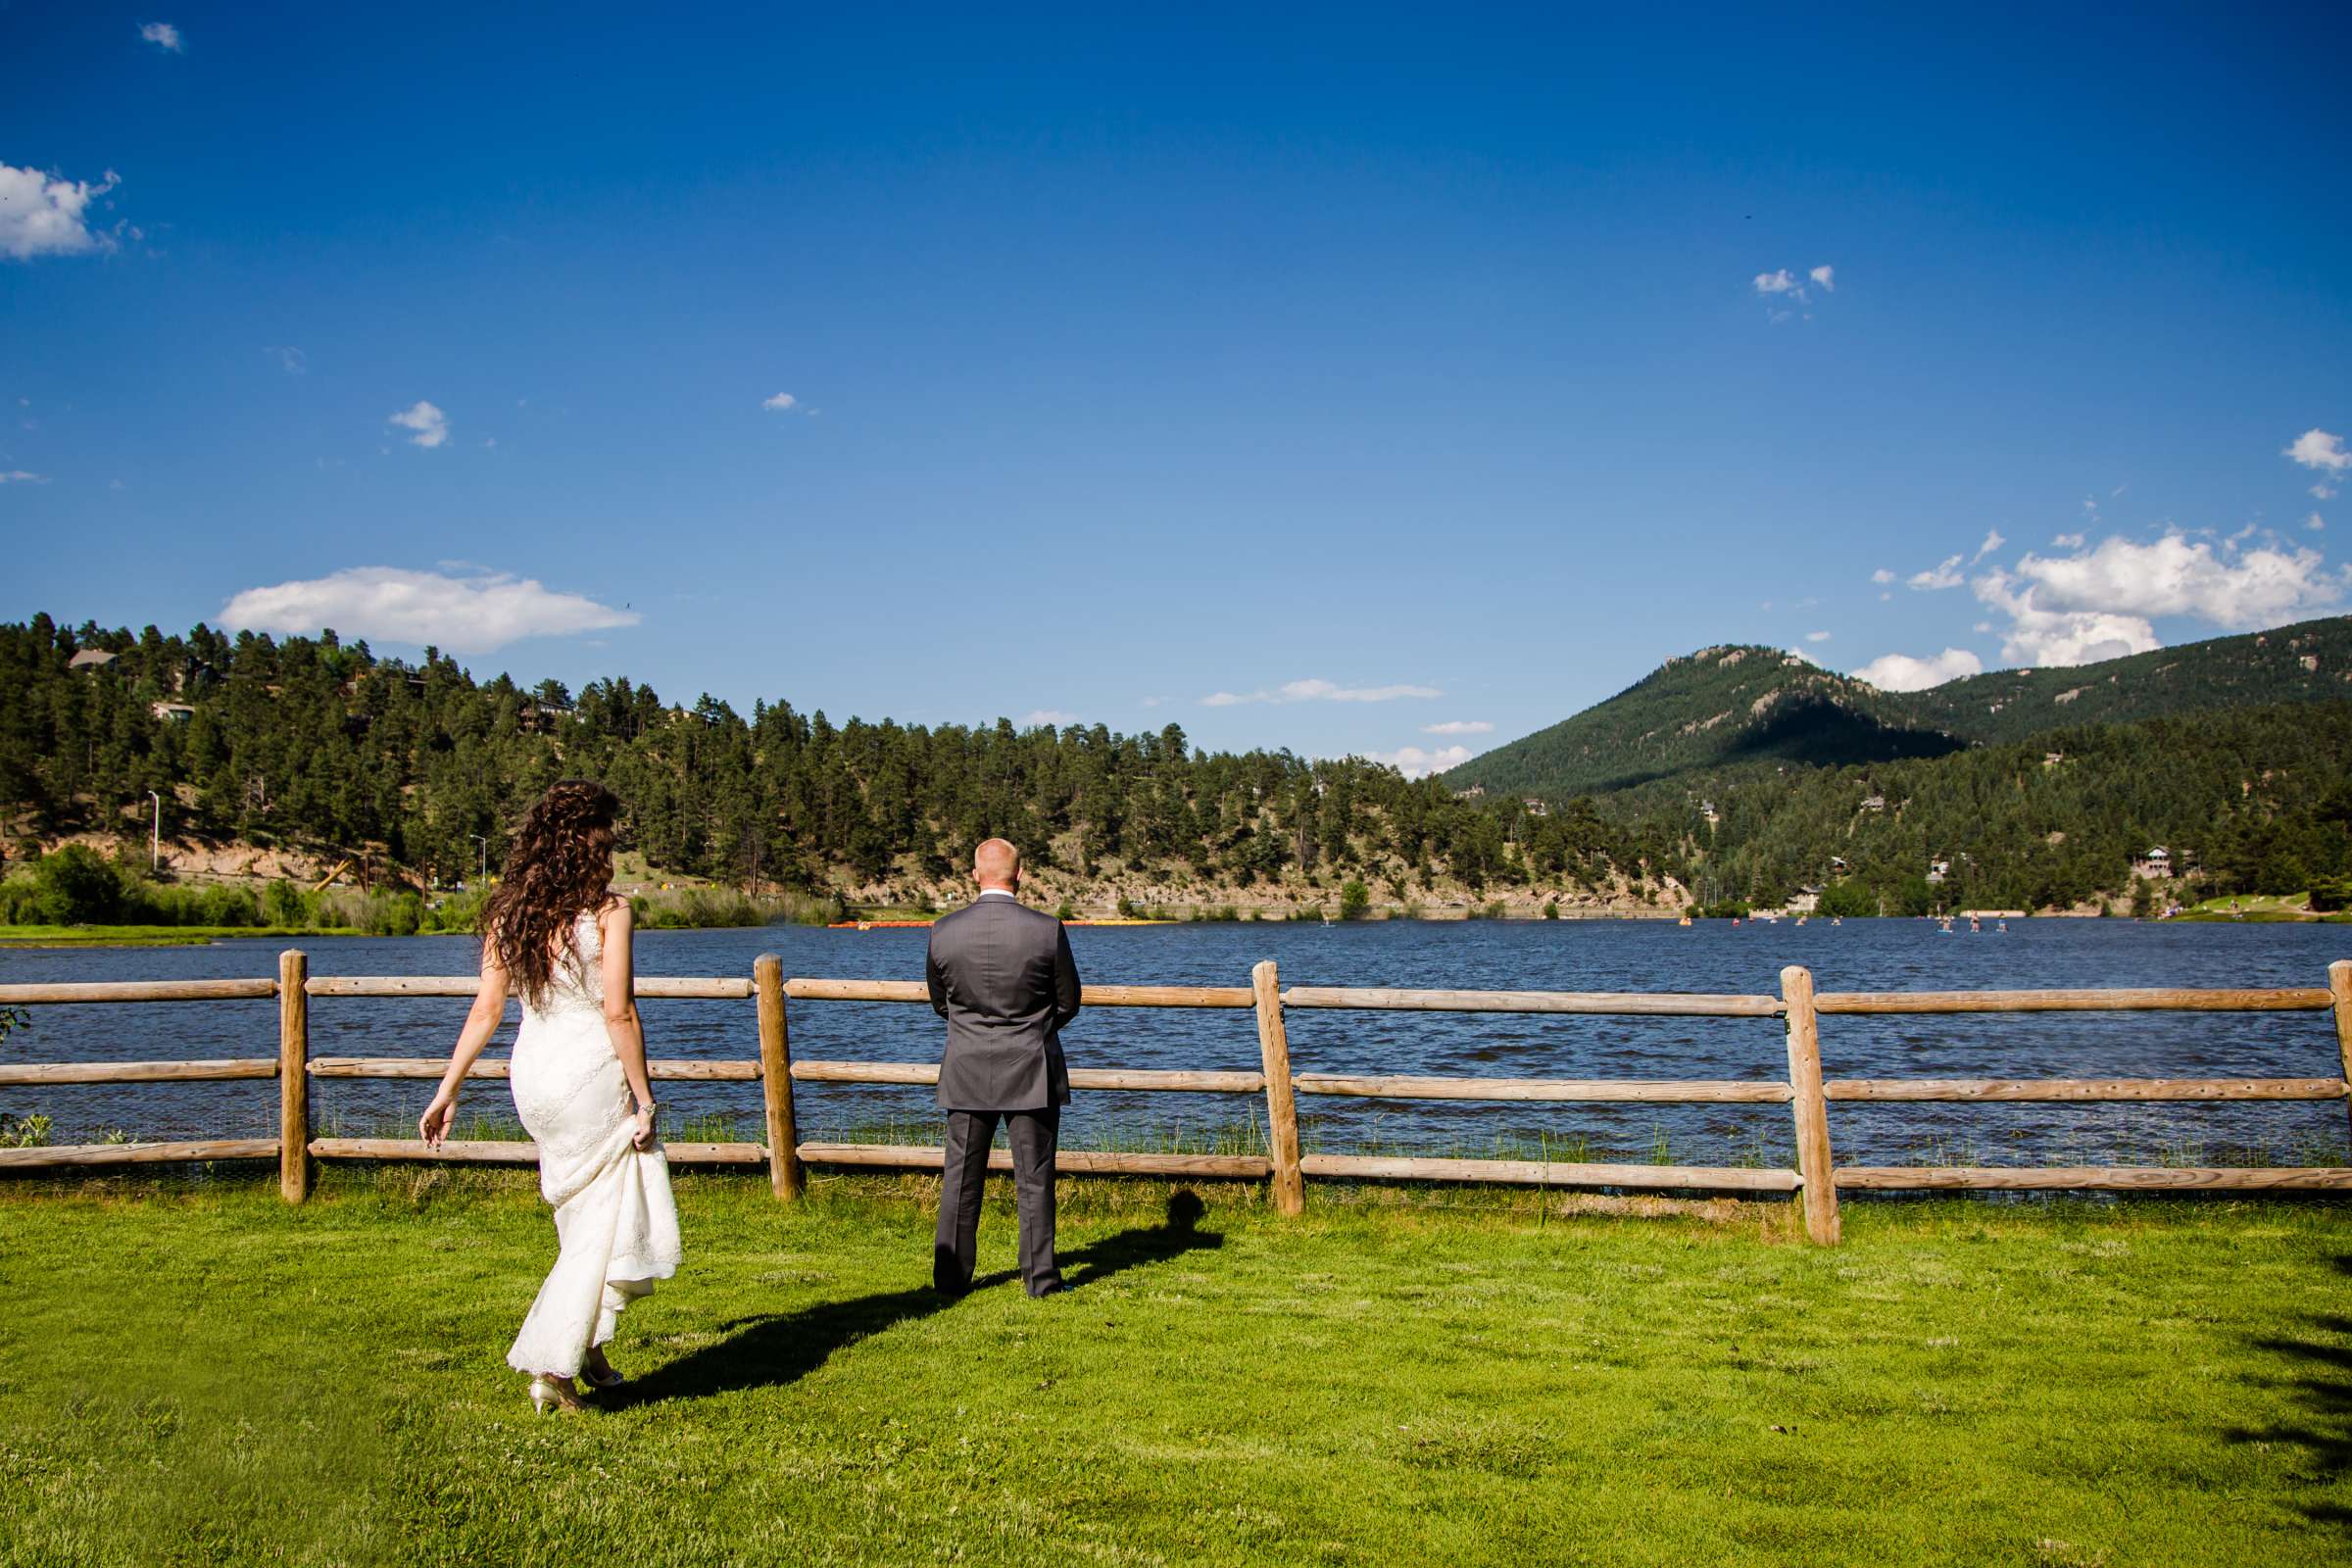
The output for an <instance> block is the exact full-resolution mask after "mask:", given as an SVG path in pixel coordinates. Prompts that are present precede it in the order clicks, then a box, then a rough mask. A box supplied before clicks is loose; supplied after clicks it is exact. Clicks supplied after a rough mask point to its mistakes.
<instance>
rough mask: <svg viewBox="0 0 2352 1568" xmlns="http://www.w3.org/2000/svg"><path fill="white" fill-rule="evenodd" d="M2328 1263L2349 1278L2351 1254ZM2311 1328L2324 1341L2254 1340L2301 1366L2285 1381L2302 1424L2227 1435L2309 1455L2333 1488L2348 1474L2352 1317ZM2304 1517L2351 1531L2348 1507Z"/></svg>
mask: <svg viewBox="0 0 2352 1568" xmlns="http://www.w3.org/2000/svg"><path fill="white" fill-rule="evenodd" d="M2332 1261H2333V1262H2334V1264H2335V1269H2336V1272H2337V1273H2339V1274H2352V1254H2346V1255H2342V1256H2338V1257H2336V1258H2334V1259H2333V1260H2332ZM2310 1327H2311V1328H2313V1329H2315V1330H2317V1331H2318V1332H2319V1333H2320V1334H2323V1335H2326V1336H2327V1339H2326V1340H2322V1339H2317V1338H2305V1339H2291V1340H2290V1339H2262V1340H2257V1341H2255V1342H2254V1343H2255V1346H2256V1347H2257V1348H2260V1349H2264V1350H2269V1351H2271V1352H2273V1353H2274V1354H2278V1355H2286V1356H2292V1357H2293V1358H2294V1359H2295V1360H2297V1361H2299V1362H2301V1363H2303V1365H2302V1367H2301V1368H2300V1369H2299V1371H2298V1375H2297V1376H2296V1377H2294V1378H2293V1379H2291V1380H2290V1381H2289V1383H2288V1387H2290V1388H2291V1389H2292V1390H2293V1391H2294V1400H2295V1403H2296V1404H2297V1405H2299V1406H2300V1407H2301V1408H2302V1411H2303V1420H2302V1421H2300V1422H2298V1423H2294V1424H2281V1425H2277V1426H2271V1427H2265V1428H2263V1429H2261V1430H2259V1431H2254V1430H2248V1429H2244V1428H2240V1429H2237V1430H2234V1431H2231V1432H2229V1434H2228V1436H2229V1439H2230V1441H2232V1442H2235V1443H2268V1444H2279V1445H2285V1446H2293V1447H2298V1448H2301V1449H2302V1450H2303V1451H2304V1452H2305V1453H2307V1454H2309V1455H2310V1456H2311V1470H2312V1472H2313V1473H2314V1476H2315V1478H2316V1479H2317V1480H2318V1481H2319V1482H2320V1483H2321V1484H2322V1485H2324V1486H2332V1485H2333V1484H2334V1483H2336V1482H2338V1481H2340V1480H2342V1479H2343V1477H2344V1476H2345V1475H2346V1474H2347V1473H2352V1349H2348V1348H2345V1345H2344V1343H2343V1342H2344V1341H2345V1340H2346V1339H2348V1338H2352V1318H2346V1317H2333V1316H2328V1317H2316V1318H2313V1319H2311V1320H2310ZM2329 1341H2332V1342H2334V1343H2328V1342H2329ZM2303 1513H2304V1516H2305V1517H2306V1518H2308V1519H2310V1520H2311V1521H2312V1522H2313V1523H2315V1524H2325V1525H2333V1526H2335V1527H2336V1528H2337V1529H2339V1530H2352V1508H2347V1507H2345V1506H2344V1505H2343V1504H2341V1503H2337V1502H2309V1503H2306V1504H2304V1506H2303Z"/></svg>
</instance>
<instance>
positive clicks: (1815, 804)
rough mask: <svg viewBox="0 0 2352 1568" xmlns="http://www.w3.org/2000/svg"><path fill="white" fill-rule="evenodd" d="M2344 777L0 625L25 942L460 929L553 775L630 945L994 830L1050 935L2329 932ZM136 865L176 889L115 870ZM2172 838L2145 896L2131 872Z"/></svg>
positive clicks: (2207, 754)
mask: <svg viewBox="0 0 2352 1568" xmlns="http://www.w3.org/2000/svg"><path fill="white" fill-rule="evenodd" d="M2347 763H2352V705H2346V704H2343V703H2340V702H2338V703H2318V704H2311V703H2305V704H2295V705H2278V706H2273V707H2249V708H2240V709H2232V710H2225V711H2200V712H2199V713H2197V714H2196V715H2194V716H2193V717H2191V716H2178V717H2158V718H2150V719H2143V720H2138V721H2134V722H2128V723H2125V722H2119V723H2100V724H2090V725H2078V726H2075V727H2073V728H2069V729H2056V730H2050V731H2047V732H2043V733H2040V734H2037V735H2035V736H2034V738H2033V739H2031V740H2027V741H2020V742H2015V743H2009V744H2002V745H1976V746H1970V747H1968V748H1966V749H1962V750H1956V751H1953V752H1950V753H1948V754H1946V755H1940V756H1922V757H1897V758H1890V759H1884V760H1872V761H1864V762H1855V763H1848V764H1844V765H1835V764H1829V763H1824V764H1803V763H1791V762H1789V761H1785V760H1784V761H1774V760H1751V761H1740V762H1733V763H1730V764H1727V765H1724V766H1721V767H1716V768H1712V769H1709V770H1707V771H1705V772H1703V773H1699V774H1689V775H1677V776H1675V777H1671V778H1665V779H1650V780H1642V781H1639V782H1634V783H1629V784H1628V785H1626V786H1625V787H1622V788H1615V789H1609V790H1605V791H1600V792H1597V793H1591V794H1580V795H1576V796H1573V797H1571V798H1568V799H1564V800H1556V801H1552V800H1545V799H1544V798H1542V797H1540V796H1535V795H1530V794H1526V793H1522V792H1518V791H1510V792H1493V793H1488V792H1483V791H1481V792H1466V791H1457V790H1456V789H1455V788H1454V787H1452V786H1450V785H1449V784H1448V782H1447V781H1446V779H1445V778H1444V777H1443V776H1440V777H1436V778H1428V779H1419V780H1412V779H1406V778H1405V777H1403V776H1402V775H1401V774H1399V773H1398V772H1397V771H1396V770H1395V769H1394V768H1390V767H1387V766H1384V765H1382V764H1378V763H1374V762H1371V761H1368V760H1362V759H1355V758H1348V759H1337V760H1331V759H1306V758H1301V757H1299V756H1297V755H1295V754H1293V753H1290V752H1288V751H1279V752H1267V751H1255V752H1248V753H1239V754H1236V753H1227V752H1206V751H1201V750H1200V749H1198V748H1196V747H1194V746H1192V745H1191V744H1190V743H1189V741H1188V740H1187V738H1186V736H1185V735H1184V733H1183V731H1182V729H1181V728H1180V727H1178V726H1176V725H1174V724H1170V725H1166V726H1164V727H1162V728H1161V729H1159V730H1157V731H1152V732H1147V733H1142V734H1134V735H1129V734H1123V733H1117V732H1113V731H1111V730H1109V729H1107V728H1106V727H1104V726H1102V725H1091V726H1089V725H1075V724H1073V725H1068V726H1064V727H1061V728H1053V727H1047V726H1035V727H1031V728H1027V729H1022V728H1018V727H1016V726H1014V725H1013V724H1012V723H1010V722H1009V721H1006V720H1004V719H999V720H997V721H996V722H995V723H994V724H990V725H981V726H963V725H940V726H936V727H928V728H927V727H924V726H920V725H902V724H898V723H895V722H893V721H890V720H887V719H885V720H881V721H878V722H869V721H866V720H864V719H860V718H851V719H849V720H847V721H846V722H843V723H840V724H836V723H834V722H832V721H831V720H830V719H828V718H827V716H826V715H825V714H824V713H823V712H821V711H817V712H811V713H803V712H800V711H797V710H795V709H794V708H793V707H792V706H791V705H790V704H789V703H783V702H777V703H773V704H770V703H767V702H764V701H762V702H760V703H757V704H755V705H754V707H753V710H752V711H751V712H750V713H749V714H745V713H742V712H739V711H736V710H735V709H734V708H732V707H731V706H730V705H728V704H726V703H724V702H721V701H718V700H717V699H714V698H711V697H709V696H705V697H702V698H700V699H699V700H698V701H696V702H695V703H693V704H692V705H690V706H688V705H678V704H673V703H668V702H664V701H663V700H662V698H661V697H659V696H658V695H657V694H656V693H655V692H654V691H653V690H651V689H650V688H648V687H645V686H642V685H638V684H635V683H633V682H631V681H630V680H629V679H628V678H626V677H625V676H616V677H613V678H611V679H603V680H598V681H593V682H591V683H589V684H588V685H587V686H586V687H584V688H582V689H581V690H580V691H579V692H577V693H576V694H575V693H573V692H571V691H569V690H567V689H566V688H564V686H562V685H560V684H559V683H556V682H553V681H543V682H540V683H539V684H537V685H536V686H532V687H527V688H526V687H524V686H522V685H520V684H518V683H517V682H515V680H514V679H512V678H510V677H509V676H507V675H504V674H501V675H497V676H495V677H491V678H488V679H476V678H475V677H474V676H473V675H472V674H470V673H469V672H468V671H466V669H464V668H463V667H461V666H460V665H459V664H458V662H456V661H455V660H453V659H451V658H449V657H447V656H445V655H442V654H440V653H438V652H436V651H433V650H427V651H426V653H425V655H424V657H423V659H422V660H420V661H418V662H414V663H411V662H404V661H400V660H393V659H380V658H378V657H377V656H375V655H374V654H373V653H372V652H371V651H370V650H369V649H368V646H367V645H366V644H365V643H353V644H348V645H347V644H344V643H342V642H341V641H340V640H339V639H337V638H336V637H335V636H334V634H332V633H331V632H330V633H326V634H324V635H321V636H319V637H317V638H307V637H288V638H285V639H282V640H278V639H272V638H270V637H268V636H264V635H258V634H254V633H239V634H236V635H234V636H230V635H226V634H223V633H221V632H218V631H215V630H213V629H211V628H208V627H204V626H199V627H196V628H195V629H193V630H192V631H190V632H188V633H186V634H184V635H170V636H167V635H165V634H164V633H162V632H160V631H158V630H156V629H155V628H152V627H150V628H147V629H146V630H144V631H142V632H139V633H135V634H134V633H131V632H129V631H126V630H119V629H118V630H107V629H104V628H100V627H97V626H95V625H90V624H84V625H82V626H80V627H77V628H72V629H69V628H67V627H64V626H61V625H59V624H57V623H55V622H53V621H51V620H50V619H49V618H48V617H46V616H39V617H35V618H34V619H33V620H31V621H29V622H25V623H18V624H9V625H0V852H5V857H6V864H5V868H4V869H5V876H4V878H0V918H5V919H9V920H13V921H16V922H17V923H19V924H25V923H39V924H63V923H68V922H66V921H61V920H52V919H49V918H47V917H48V916H51V915H55V914H58V913H60V912H61V910H63V908H64V906H62V905H61V904H60V903H59V894H58V891H57V886H56V884H57V883H58V882H59V881H60V880H67V878H65V877H63V875H62V873H61V874H60V875H53V876H52V877H50V878H49V879H48V881H47V882H46V883H44V881H43V878H42V877H41V876H40V875H39V874H38V873H39V871H40V864H39V862H41V861H42V860H43V858H44V857H48V858H54V855H55V852H58V851H60V850H61V849H62V848H64V847H65V846H68V845H70V844H72V843H74V842H76V841H78V842H82V843H84V844H86V845H90V846H92V847H93V858H97V859H99V860H101V861H110V862H111V863H110V864H108V865H106V866H105V867H104V868H105V869H106V870H107V871H108V873H109V875H110V876H111V878H112V880H113V883H114V888H113V891H112V893H111V894H110V893H108V892H107V890H106V889H104V888H102V887H98V886H97V880H96V879H95V878H94V877H93V876H91V875H90V867H88V866H87V865H82V866H80V867H78V868H76V869H75V870H74V872H73V877H74V878H78V879H79V881H80V882H81V884H83V886H84V890H85V892H89V893H90V896H92V897H94V898H95V899H96V900H97V901H98V903H97V906H96V907H91V906H84V907H80V908H78V909H77V910H74V911H73V912H75V913H78V914H80V915H83V916H87V915H90V914H92V913H93V912H96V913H99V914H102V915H103V914H110V913H111V916H112V918H114V919H116V920H123V921H132V922H136V923H147V924H154V925H178V926H221V927H237V926H241V925H250V926H254V927H261V926H286V927H289V928H293V927H297V926H300V927H302V928H308V929H319V928H322V927H328V928H348V929H373V930H383V931H387V932H390V931H400V930H430V929H436V928H456V927H458V926H461V925H463V924H469V923H470V911H469V908H468V900H469V899H470V898H471V897H473V896H474V895H475V894H476V893H478V889H479V883H480V880H481V876H482V873H483V872H484V871H485V870H488V871H494V870H495V868H496V866H497V864H498V861H499V859H500V857H501V854H502V852H503V849H504V832H505V827H506V824H508V823H509V822H511V821H513V820H514V819H515V816H516V815H517V814H518V813H519V810H520V808H521V807H522V806H523V805H524V804H525V803H527V801H528V800H530V799H531V798H532V797H534V796H535V795H536V794H537V793H538V792H539V791H541V790H542V789H544V788H545V787H546V785H547V784H548V783H550V782H552V781H553V780H554V779H556V778H558V777H561V776H566V775H578V776H588V777H594V778H598V779H601V780H602V781H604V782H605V783H607V784H608V785H610V786H611V787H612V788H613V790H614V791H615V792H616V793H618V794H619V795H620V796H621V798H622V799H623V800H624V801H625V802H626V803H627V804H628V818H627V821H626V823H625V833H626V837H625V840H624V847H625V849H626V850H627V851H628V852H629V853H630V854H631V855H633V856H635V857H636V858H638V863H640V864H641V865H642V866H643V867H644V868H645V869H644V877H645V881H644V884H643V885H641V886H640V887H639V888H638V889H636V891H637V892H639V893H641V894H642V895H643V896H644V897H645V898H646V899H647V906H646V907H647V909H648V911H649V915H650V917H651V919H652V921H653V923H663V922H664V921H667V922H669V923H678V924H725V923H747V922H749V921H752V920H765V919H773V918H802V919H812V920H813V919H818V918H828V919H830V918H840V917H843V916H844V915H847V914H852V913H857V912H883V911H898V912H919V911H921V910H924V909H926V908H931V907H942V906H945V905H947V904H949V903H950V902H951V901H954V900H956V899H957V898H958V897H959V894H960V891H961V887H962V862H963V858H964V857H965V855H966V854H968V849H969V846H970V845H971V844H972V843H974V842H976V841H977V840H978V839H980V838H982V837H985V836H988V835H992V834H1001V835H1003V836H1005V837H1008V838H1011V839H1013V840H1014V841H1015V842H1016V843H1019V844H1021V845H1022V846H1023V849H1024V852H1025V853H1026V855H1027V857H1028V860H1029V867H1030V872H1031V878H1032V886H1033V890H1034V891H1035V893H1036V895H1037V897H1038V899H1039V900H1040V901H1041V902H1042V903H1043V905H1044V906H1045V907H1049V908H1053V907H1068V908H1069V909H1070V911H1071V912H1073V913H1085V914H1098V915H1111V914H1114V913H1117V914H1144V915H1150V914H1168V915H1171V916H1174V917H1179V918H1185V917H1190V918H1214V917H1222V916H1224V915H1225V914H1227V913H1228V912H1230V913H1231V914H1232V915H1233V916H1234V917H1236V918H1244V917H1249V916H1250V915H1255V916H1256V917H1258V918H1288V917H1299V918H1335V919H1336V918H1346V917H1353V916H1358V915H1373V916H1378V915H1389V916H1400V915H1403V916H1409V915H1421V916H1425V917H1427V916H1456V917H1459V916H1465V915H1480V914H1495V915H1503V916H1515V917H1542V916H1543V915H1544V914H1545V913H1546V912H1549V913H1551V914H1555V915H1558V916H1561V917H1573V916H1577V915H1583V914H1657V915H1673V914H1677V913H1681V912H1685V911H1687V910H1689V909H1690V908H1691V907H1692V906H1693V905H1694V904H1695V905H1701V906H1708V907H1759V908H1761V907H1792V906H1793V907H1805V905H1806V903H1807V902H1809V903H1810V904H1812V905H1813V906H1814V907H1819V908H1821V909H1822V910H1823V911H1824V912H1836V913H1842V914H1849V915H1866V914H1881V913H1884V914H1902V915H1909V914H1920V913H1927V912H1933V911H1935V910H1937V909H1947V908H1969V907H1981V908H2016V909H2027V910H2040V911H2068V912H2092V911H2093V910H2095V909H2097V908H2098V907H2102V906H2104V907H2107V908H2109V909H2110V910H2112V911H2113V912H2116V913H2131V912H2137V913H2155V912H2159V911H2160V910H2161V909H2163V908H2164V907H2167V906H2170V905H2174V904H2184V905H2185V904H2194V903H2196V902H2198V901H2200V900H2204V899H2210V898H2213V897H2216V896H2221V897H2229V896H2233V895H2234V896H2246V897H2252V896H2257V895H2264V896H2271V897H2272V898H2273V900H2274V903H2275V902H2276V900H2277V897H2278V896H2280V895H2296V896H2301V895H2305V894H2308V895H2309V904H2310V906H2311V907H2313V908H2315V909H2320V910H2324V909H2326V908H2328V907H2339V906H2340V905H2341V903H2342V902H2343V893H2344V891H2345V882H2346V878H2347V877H2348V876H2352V832H2348V829H2352V785H2348V784H2347V782H2346V779H2347V775H2348V774H2352V767H2348V766H2347ZM151 833H153V834H154V836H155V837H156V839H157V840H158V841H159V842H160V845H161V847H162V848H164V849H166V850H168V851H169V852H170V855H169V858H170V859H171V860H172V861H173V862H175V863H176V862H202V863H203V864H204V865H205V866H206V867H207V869H205V870H204V871H202V872H200V873H197V874H194V875H190V874H187V873H184V872H181V873H178V874H177V875H176V877H174V876H173V875H171V874H168V875H167V876H166V877H164V878H160V879H159V878H157V877H155V876H152V875H148V874H145V873H144V870H143V868H145V867H147V866H148V864H149V859H150V856H149V848H150V846H149V843H148V840H149V837H150V834H151ZM2167 845H2170V846H2171V850H2170V852H2169V853H2170V855H2171V856H2172V860H2171V864H2170V865H2169V866H2168V867H2167V872H2168V874H2167V875H2166V876H2165V877H2162V878H2158V877H2154V876H2150V875H2148V874H2147V872H2148V869H2149V862H2148V860H2147V856H2148V853H2149V851H2150V849H2151V848H2152V847H2164V846H2167ZM110 850H111V852H112V853H111V854H110V853H108V852H109V851H110ZM239 863H244V864H247V865H248V866H252V865H254V864H256V863H259V864H261V866H262V869H261V870H260V871H258V872H257V871H253V870H248V871H246V872H244V873H240V872H239V871H237V870H236V869H235V867H236V866H237V865H238V864H239ZM167 869H168V872H169V870H170V868H167ZM328 876H332V877H333V878H334V881H333V883H332V884H331V885H329V886H327V887H325V888H324V889H319V888H318V887H317V886H316V884H315V882H314V881H313V880H312V879H313V878H314V877H316V878H320V879H324V878H326V877H328ZM657 879H658V880H657ZM279 881H283V882H285V883H286V884H287V889H286V890H285V891H278V890H277V889H276V887H275V884H276V883H277V882H279ZM662 882H666V883H669V884H670V886H668V887H662V886H660V885H659V884H660V883H662ZM92 890H94V891H92ZM289 897H290V898H292V899H293V900H295V901H298V902H299V903H300V905H301V907H302V915H303V917H302V920H301V921H299V922H298V921H296V920H294V919H292V918H291V916H292V914H293V912H294V908H295V905H294V904H291V903H289V902H288V899H289ZM110 900H111V909H110V908H109V907H108V905H109V901H110ZM44 901H46V902H44ZM248 908H250V911H251V918H250V919H247V918H246V915H247V911H248ZM281 917H282V918H281Z"/></svg>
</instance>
